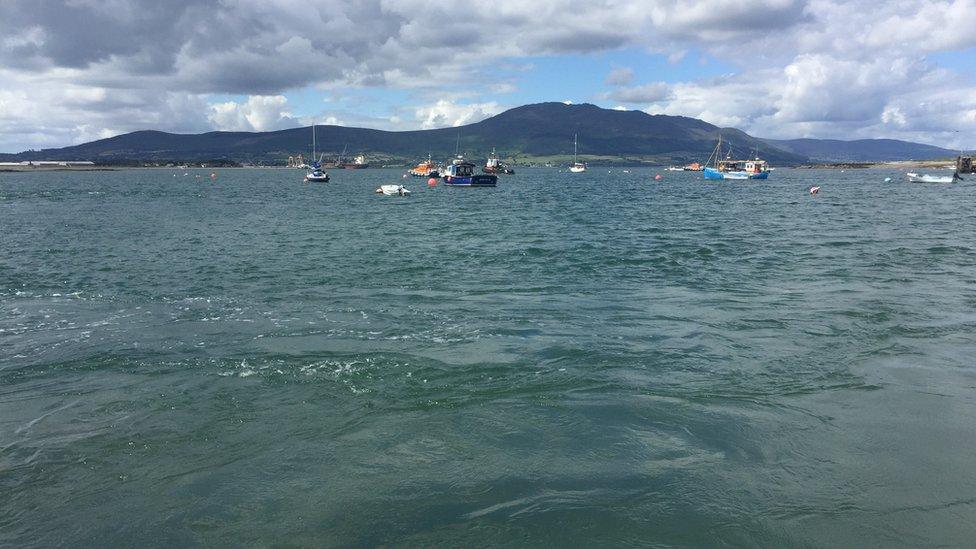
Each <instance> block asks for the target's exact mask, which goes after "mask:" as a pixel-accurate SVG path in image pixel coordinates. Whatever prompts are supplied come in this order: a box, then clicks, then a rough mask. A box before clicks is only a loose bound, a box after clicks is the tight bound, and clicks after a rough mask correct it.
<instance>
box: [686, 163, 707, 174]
mask: <svg viewBox="0 0 976 549" xmlns="http://www.w3.org/2000/svg"><path fill="white" fill-rule="evenodd" d="M681 169H682V170H684V171H686V172H700V171H702V170H704V169H705V167H704V166H702V165H701V164H700V163H698V162H692V163H691V164H688V165H685V166H682V167H681Z"/></svg>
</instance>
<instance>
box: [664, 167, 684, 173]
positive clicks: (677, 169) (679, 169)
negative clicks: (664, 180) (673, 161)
mask: <svg viewBox="0 0 976 549" xmlns="http://www.w3.org/2000/svg"><path fill="white" fill-rule="evenodd" d="M664 170H665V171H668V172H683V171H685V169H684V168H679V167H677V166H668V167H667V168H665V169H664Z"/></svg>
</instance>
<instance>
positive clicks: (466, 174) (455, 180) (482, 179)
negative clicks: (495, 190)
mask: <svg viewBox="0 0 976 549" xmlns="http://www.w3.org/2000/svg"><path fill="white" fill-rule="evenodd" d="M442 179H443V180H444V184H445V185H450V186H452V187H494V186H496V185H497V184H498V176H497V175H495V174H475V173H474V164H472V163H470V162H465V161H464V159H463V158H461V157H460V156H459V157H458V158H456V159H455V160H454V162H452V163H451V165H450V166H448V167H447V169H446V170H445V171H444V176H443V177H442Z"/></svg>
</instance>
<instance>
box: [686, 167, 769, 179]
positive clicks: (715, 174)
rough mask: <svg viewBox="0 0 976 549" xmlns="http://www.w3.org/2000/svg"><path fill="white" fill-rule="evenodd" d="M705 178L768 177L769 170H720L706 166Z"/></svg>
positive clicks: (703, 172) (703, 173) (703, 171)
mask: <svg viewBox="0 0 976 549" xmlns="http://www.w3.org/2000/svg"><path fill="white" fill-rule="evenodd" d="M702 175H704V176H705V179H712V180H719V179H768V178H769V172H756V173H750V172H720V171H718V170H716V169H715V168H705V169H704V170H702Z"/></svg>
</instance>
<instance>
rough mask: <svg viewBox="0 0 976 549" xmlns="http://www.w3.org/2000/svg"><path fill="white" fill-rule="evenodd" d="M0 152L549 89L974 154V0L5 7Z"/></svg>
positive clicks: (286, 1)
mask: <svg viewBox="0 0 976 549" xmlns="http://www.w3.org/2000/svg"><path fill="white" fill-rule="evenodd" d="M0 6H2V15H0V152H20V151H23V150H27V149H41V148H49V147H62V146H66V145H73V144H78V143H83V142H87V141H91V140H94V139H100V138H105V137H111V136H114V135H118V134H122V133H126V132H130V131H135V130H143V129H156V130H163V131H169V132H177V133H199V132H205V131H213V130H234V131H267V130H276V129H284V128H289V127H296V126H304V125H309V124H311V123H313V122H314V123H318V124H340V125H345V126H359V127H369V128H379V129H386V130H409V129H420V128H436V127H447V126H457V125H461V124H467V123H472V122H477V121H479V120H482V119H484V118H486V117H489V116H492V115H495V114H498V113H500V112H502V111H504V110H506V109H508V108H511V107H515V106H519V105H523V104H527V103H538V102H543V101H564V102H574V103H584V102H585V103H594V104H596V105H600V106H602V107H606V108H617V109H628V110H642V111H646V112H648V113H651V114H671V115H683V116H691V117H695V118H700V119H702V120H705V121H707V122H710V123H712V124H716V125H719V126H723V127H725V126H731V127H736V128H739V129H741V130H744V131H746V132H748V133H750V134H752V135H755V136H758V137H765V138H777V139H789V138H800V137H815V138H830V139H861V138H892V139H905V140H909V141H918V142H923V143H929V144H934V145H939V146H944V147H948V148H953V149H973V148H976V73H974V68H976V31H974V26H973V22H974V21H976V0H951V1H939V0H929V1H916V0H886V1H884V2H877V1H876V0H850V1H830V0H702V1H690V0H662V1H625V0H588V1H575V0H533V1H531V2H530V1H526V0H499V1H495V2H480V3H479V2H471V1H470V0H467V1H448V0H444V1H420V0H355V1H349V0H311V1H310V0H301V1H297V0H166V1H159V0H61V1H52V0H0Z"/></svg>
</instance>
